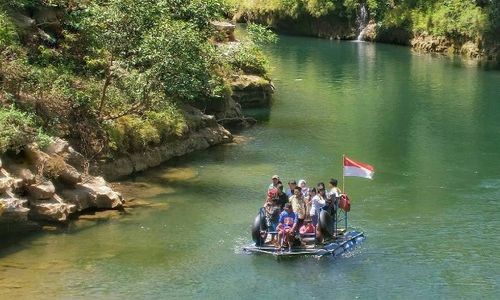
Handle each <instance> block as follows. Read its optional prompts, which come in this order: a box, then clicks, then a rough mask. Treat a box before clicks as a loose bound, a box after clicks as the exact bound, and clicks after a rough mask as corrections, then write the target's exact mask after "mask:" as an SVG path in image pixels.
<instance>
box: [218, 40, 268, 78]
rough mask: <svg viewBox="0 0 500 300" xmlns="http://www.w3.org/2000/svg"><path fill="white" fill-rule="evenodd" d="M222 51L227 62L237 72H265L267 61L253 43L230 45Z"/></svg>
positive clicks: (258, 73)
mask: <svg viewBox="0 0 500 300" xmlns="http://www.w3.org/2000/svg"><path fill="white" fill-rule="evenodd" d="M223 52H224V54H223V56H224V57H225V59H226V60H227V63H228V64H229V65H230V66H231V68H233V70H235V71H237V72H244V73H249V74H255V75H265V74H266V73H267V68H268V61H267V59H266V57H265V56H264V54H263V53H262V51H261V50H260V49H259V48H257V47H255V45H253V44H242V45H239V46H230V47H227V48H226V49H224V50H223Z"/></svg>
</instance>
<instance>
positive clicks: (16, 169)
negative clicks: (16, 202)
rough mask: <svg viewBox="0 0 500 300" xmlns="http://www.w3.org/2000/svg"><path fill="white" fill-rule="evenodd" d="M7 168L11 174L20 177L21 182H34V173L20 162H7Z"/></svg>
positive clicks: (26, 183)
mask: <svg viewBox="0 0 500 300" xmlns="http://www.w3.org/2000/svg"><path fill="white" fill-rule="evenodd" d="M8 168H9V171H10V173H11V174H12V176H14V177H17V178H18V179H21V180H22V182H23V184H25V185H30V184H34V183H35V175H34V174H33V172H31V170H30V169H29V168H28V167H27V166H25V165H21V164H9V166H8Z"/></svg>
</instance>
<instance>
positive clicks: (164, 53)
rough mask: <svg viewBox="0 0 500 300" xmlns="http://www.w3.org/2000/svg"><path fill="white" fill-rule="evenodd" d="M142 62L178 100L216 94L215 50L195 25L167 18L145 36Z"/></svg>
mask: <svg viewBox="0 0 500 300" xmlns="http://www.w3.org/2000/svg"><path fill="white" fill-rule="evenodd" d="M142 52H143V57H142V64H143V65H148V66H150V71H151V74H152V75H153V77H154V78H156V79H158V80H159V81H160V82H161V86H162V87H163V90H164V91H165V93H166V94H167V95H168V96H170V97H173V98H174V99H178V100H187V101H195V100H199V99H203V98H207V97H217V96H221V95H217V94H216V93H215V90H216V86H217V85H219V84H220V80H217V78H216V74H214V72H213V71H214V69H215V66H216V64H217V63H218V62H217V60H216V57H217V56H216V54H215V49H214V48H213V46H212V45H210V44H209V43H208V42H207V40H206V38H205V37H204V36H203V35H201V34H200V33H199V32H198V31H197V30H196V28H195V27H194V25H192V24H191V23H188V22H184V21H171V20H165V21H164V22H162V23H161V24H160V25H159V26H157V27H154V28H152V29H151V30H150V31H149V32H148V34H147V35H146V37H145V39H144V44H143V48H142Z"/></svg>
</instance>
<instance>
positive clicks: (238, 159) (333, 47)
mask: <svg viewBox="0 0 500 300" xmlns="http://www.w3.org/2000/svg"><path fill="white" fill-rule="evenodd" d="M267 53H268V54H269V55H270V58H271V63H272V65H273V70H272V77H273V78H274V82H275V85H276V88H277V92H276V94H275V97H274V102H273V105H272V107H271V109H270V110H265V109H259V110H252V111H250V112H249V113H251V114H252V115H254V116H256V117H257V118H259V119H260V120H261V121H262V122H261V123H260V125H257V126H255V127H254V128H252V129H250V130H247V131H245V132H243V134H242V136H240V137H238V139H237V140H238V141H237V143H234V144H231V145H225V146H219V147H215V148H212V149H210V150H208V151H204V152H198V153H195V154H192V155H189V156H187V157H185V158H182V159H179V160H176V161H173V162H170V163H169V164H167V165H165V166H162V167H160V168H158V169H155V170H151V171H150V172H146V173H143V174H140V175H139V176H136V177H135V178H133V179H131V180H130V181H129V182H126V183H123V185H125V186H127V188H129V189H131V190H133V191H134V192H133V193H134V194H136V196H137V197H140V198H144V199H146V200H148V201H151V202H152V203H153V204H155V205H153V206H151V207H147V208H138V209H135V210H134V211H133V212H132V213H131V214H130V215H126V216H124V217H121V218H114V219H111V220H110V221H107V222H102V223H100V224H98V225H97V226H89V225H88V224H87V223H86V222H85V221H83V222H79V223H77V224H74V225H72V226H71V227H70V228H69V229H68V230H67V232H65V233H58V234H38V235H34V236H31V237H29V238H26V239H23V240H21V241H20V242H18V243H16V244H15V245H13V246H11V247H3V248H2V250H1V252H0V290H1V292H0V298H12V297H18V298H29V297H35V298H91V297H95V298H106V299H107V298H120V297H125V298H128V299H131V298H143V297H144V298H156V299H176V298H204V299H215V298H218V299H226V298H239V299H254V298H265V299H267V298H277V297H281V298H283V299H297V298H300V297H302V298H303V297H307V299H308V298H317V299H325V298H327V297H328V298H337V299H339V298H340V299H345V298H387V297H390V298H410V299H413V298H442V297H445V298H495V297H498V295H499V294H500V288H499V280H500V271H499V270H500V258H499V253H500V235H499V234H498V228H500V217H499V216H500V204H499V199H500V170H499V165H500V121H499V120H500V118H499V116H500V72H499V71H495V70H485V69H484V68H480V67H478V66H477V65H476V64H475V63H474V62H470V61H463V60H461V59H458V58H443V57H436V56H432V55H428V54H416V53H412V52H411V50H410V49H408V48H404V47H397V46H390V45H374V44H369V43H354V42H337V41H326V40H317V39H308V38H295V37H281V39H280V41H279V42H278V44H276V45H273V46H270V47H268V48H267ZM343 153H345V154H347V155H348V156H350V157H351V158H353V159H356V160H359V161H363V162H366V163H370V164H372V165H373V166H374V167H375V169H376V173H375V178H374V180H373V181H370V180H365V179H361V178H348V179H347V180H346V182H345V189H346V191H347V192H348V193H349V194H350V196H351V199H352V211H351V216H350V220H351V225H352V226H353V227H354V228H355V229H357V230H362V231H364V232H365V234H366V236H367V240H366V241H365V243H364V244H363V245H362V246H361V247H360V248H358V249H357V250H356V251H354V252H352V253H350V254H349V255H347V256H344V257H339V258H336V259H330V258H326V259H321V260H315V259H312V258H296V259H291V260H281V261H276V260H275V259H273V258H272V257H267V256H259V255H248V254H245V253H242V252H241V250H240V249H241V247H242V246H243V245H246V244H248V243H250V224H251V222H252V219H253V217H254V216H255V214H256V212H257V209H258V207H259V206H260V205H261V204H262V202H263V197H264V194H265V190H266V187H267V185H268V184H269V181H270V177H271V175H273V174H274V173H277V174H279V175H280V176H281V178H283V180H284V181H286V180H289V179H301V178H305V179H306V180H307V181H308V182H309V183H313V184H316V183H317V182H319V181H327V180H328V179H329V178H331V177H337V178H341V157H342V154H343Z"/></svg>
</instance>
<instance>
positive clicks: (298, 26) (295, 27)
mask: <svg viewBox="0 0 500 300" xmlns="http://www.w3.org/2000/svg"><path fill="white" fill-rule="evenodd" d="M306 2H307V1H306ZM452 2H453V3H451V2H450V3H451V4H436V7H430V8H428V7H427V6H425V5H430V4H427V3H424V4H422V5H423V6H415V7H413V6H411V5H410V4H408V3H406V2H405V1H403V2H402V3H400V4H397V5H396V4H394V5H393V6H391V7H388V8H386V9H381V8H380V7H377V6H375V7H376V8H370V5H369V4H366V3H364V2H360V3H356V2H353V3H354V4H353V3H350V4H344V6H335V7H322V6H321V4H318V5H317V7H316V6H314V5H312V4H311V3H309V2H307V5H306V4H296V5H295V6H294V5H292V6H290V5H287V4H286V3H284V2H283V1H278V2H276V3H273V4H265V3H261V2H257V3H254V4H247V3H245V4H235V7H236V11H237V12H236V13H235V14H234V16H233V20H235V21H236V22H245V23H246V22H255V23H259V24H263V25H265V26H269V27H270V28H272V29H273V30H275V31H276V32H278V33H281V34H287V35H299V36H311V37H319V38H326V39H337V40H363V41H370V42H380V43H391V44H397V45H405V46H410V47H412V48H413V49H415V50H416V51H423V52H428V53H441V54H446V55H462V56H465V57H468V58H474V59H480V60H486V61H493V62H495V63H499V62H500V36H499V32H498V30H497V29H496V26H498V25H495V24H496V23H497V22H498V20H497V19H498V16H496V15H495V8H490V7H489V6H485V7H479V6H477V7H476V6H474V5H473V4H470V3H468V4H464V5H461V4H460V3H459V2H457V3H455V2H456V1H452ZM352 5H354V6H352ZM447 5H449V6H447ZM469 6H470V7H469ZM438 13H439V14H438Z"/></svg>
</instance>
